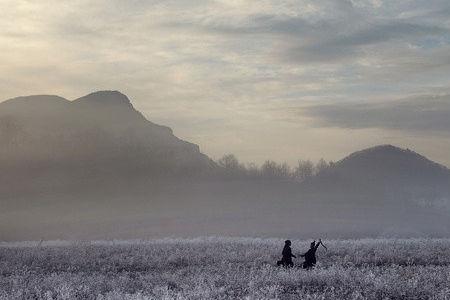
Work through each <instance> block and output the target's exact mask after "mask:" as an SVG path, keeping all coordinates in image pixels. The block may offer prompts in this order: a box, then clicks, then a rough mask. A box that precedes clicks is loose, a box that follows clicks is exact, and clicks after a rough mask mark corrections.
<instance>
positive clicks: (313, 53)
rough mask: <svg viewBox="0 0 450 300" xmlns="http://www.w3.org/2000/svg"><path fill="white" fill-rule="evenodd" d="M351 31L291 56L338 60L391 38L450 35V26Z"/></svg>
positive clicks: (291, 52)
mask: <svg viewBox="0 0 450 300" xmlns="http://www.w3.org/2000/svg"><path fill="white" fill-rule="evenodd" d="M366 26H367V28H365V29H361V30H358V31H355V32H351V33H344V34H342V33H337V34H336V36H333V35H330V36H328V37H326V38H321V39H317V40H315V41H314V42H312V43H310V44H309V45H305V46H300V47H293V48H292V49H289V50H288V56H287V57H288V59H290V60H293V61H301V62H317V61H319V62H320V61H338V60H342V59H346V58H349V57H351V58H354V57H355V55H363V52H362V47H363V46H367V45H374V44H379V43H385V42H389V41H396V42H399V41H402V42H405V41H413V42H414V41H416V40H417V39H419V38H422V37H427V36H443V35H446V36H450V32H449V30H448V29H446V28H442V27H439V26H433V25H422V24H414V23H405V22H398V21H387V22H386V23H378V24H368V25H366Z"/></svg>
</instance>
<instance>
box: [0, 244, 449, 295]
mask: <svg viewBox="0 0 450 300" xmlns="http://www.w3.org/2000/svg"><path fill="white" fill-rule="evenodd" d="M309 242H310V241H296V240H294V241H293V245H292V248H293V251H294V253H295V254H296V253H300V252H304V251H305V250H306V249H307V248H308V244H309ZM325 244H326V245H327V247H328V251H325V250H324V249H323V248H319V251H318V260H319V264H318V267H317V268H316V269H315V270H312V271H305V270H302V269H299V268H293V269H289V270H286V269H283V268H278V267H275V266H274V264H275V262H276V260H277V259H279V258H280V252H281V249H282V246H283V241H282V240H276V239H240V238H204V239H189V240H178V239H166V240H153V241H132V242H130V241H128V242H123V241H115V242H105V241H103V242H92V243H90V242H83V243H82V242H78V243H70V242H43V243H39V242H29V243H16V244H10V243H0V299H236V298H248V299H276V298H279V299H298V298H304V299H336V298H340V299H364V298H368V299H450V240H448V239H441V240H421V239H413V240H393V239H389V240H384V239H377V240H356V241H325ZM296 263H300V261H299V260H297V261H296Z"/></svg>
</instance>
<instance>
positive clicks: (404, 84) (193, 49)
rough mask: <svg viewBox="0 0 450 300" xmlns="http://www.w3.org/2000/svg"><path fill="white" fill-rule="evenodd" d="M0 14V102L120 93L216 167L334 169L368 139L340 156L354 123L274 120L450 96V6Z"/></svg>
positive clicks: (65, 7)
mask: <svg viewBox="0 0 450 300" xmlns="http://www.w3.org/2000/svg"><path fill="white" fill-rule="evenodd" d="M0 10H1V11H2V12H5V13H4V16H3V17H2V18H1V19H0V48H1V49H2V55H1V56H0V66H1V68H0V78H2V80H1V81H0V88H1V91H2V95H1V97H2V98H3V99H7V98H12V97H15V96H19V95H29V94H58V95H61V96H64V97H66V98H69V99H71V98H76V97H79V96H81V95H84V94H87V93H89V92H92V91H94V90H102V89H113V90H121V91H122V92H124V93H126V94H127V95H128V96H129V97H130V98H131V99H132V101H133V103H134V105H135V107H136V108H138V109H139V110H141V111H142V112H143V113H144V114H145V115H146V116H147V117H148V118H149V119H151V120H152V121H154V122H157V123H158V122H159V123H161V124H165V125H168V126H171V127H172V128H173V129H174V131H175V133H177V134H178V135H179V136H180V137H182V138H184V139H187V140H190V141H193V142H195V143H198V144H199V145H200V146H201V147H202V149H209V150H208V151H207V154H210V155H212V156H215V157H220V156H221V155H222V154H223V153H227V152H230V151H232V152H235V153H236V154H237V155H238V156H241V155H240V154H242V156H241V157H242V158H243V159H244V160H252V158H254V157H256V156H257V157H259V158H260V159H261V160H264V159H267V158H270V157H273V155H276V154H274V153H279V157H280V159H291V160H293V161H295V159H297V158H298V157H299V156H301V157H305V158H315V156H317V155H320V156H324V157H328V158H330V159H332V158H334V157H336V156H340V155H343V154H345V153H347V152H350V151H352V150H356V149H357V148H359V147H362V146H364V145H367V144H368V143H369V142H368V141H370V142H372V141H373V140H374V137H373V136H374V134H372V131H373V130H372V129H367V130H368V133H367V134H366V133H364V134H363V133H361V135H359V136H358V141H356V140H355V139H354V136H352V137H351V138H348V140H349V141H350V142H349V143H345V145H339V146H338V145H337V144H338V143H339V141H340V140H342V139H345V136H346V135H347V134H348V131H347V130H345V128H347V127H349V126H350V125H346V126H347V127H345V128H344V127H343V126H339V127H336V128H329V127H326V128H317V127H315V126H316V125H317V123H315V122H313V121H310V120H306V119H301V120H300V119H299V118H298V117H297V116H296V122H297V123H295V122H292V119H291V118H290V119H289V121H282V120H283V119H284V117H285V116H284V115H283V114H285V112H286V109H288V108H289V107H299V106H300V107H303V106H305V104H307V103H314V104H315V105H317V106H320V105H324V103H330V104H332V105H336V107H340V106H339V105H340V104H341V103H344V101H345V103H347V102H351V103H356V104H357V105H359V106H365V105H366V104H364V105H363V104H361V103H362V101H361V99H364V103H367V105H369V106H371V105H373V106H374V108H373V110H375V109H376V108H377V107H378V106H377V105H378V104H374V103H375V102H376V103H379V101H380V99H400V98H404V97H406V96H414V95H423V94H430V95H433V94H442V93H447V94H448V93H449V89H450V76H449V74H450V35H449V29H450V14H449V13H450V2H449V1H448V0H431V1H430V0H412V1H401V0H398V1H396V0H392V1H383V0H361V1H350V0H258V1H256V0H230V1H226V0H214V1H207V0H201V1H189V0H167V1H162V0H152V1H143V0H130V1H120V0H78V1H71V2H67V1H57V0H42V1H38V2H37V1H34V2H33V1H16V0H4V1H0ZM358 103H359V104H358ZM343 105H344V104H343ZM383 105H387V104H383ZM383 105H381V104H380V106H382V107H383ZM344 106H345V105H344ZM359 106H358V107H359ZM363 108H364V107H362V108H361V110H362V109H363ZM329 109H331V108H329ZM378 109H381V108H378ZM322 110H325V109H322ZM355 110H356V108H355ZM397 110H400V108H399V109H397ZM339 113H340V112H339V111H338V112H336V114H337V115H339ZM383 113H384V114H386V113H389V112H383ZM322 114H325V112H322ZM330 114H332V113H330ZM398 114H402V113H401V112H398ZM335 118H337V117H335ZM342 118H344V117H342ZM328 119H329V118H328ZM328 119H327V120H328ZM391 119H392V118H391ZM212 120H214V121H212ZM314 120H315V121H316V122H319V115H318V116H317V117H316V118H315V119H314ZM362 121H364V120H362ZM362 121H361V122H362ZM375 121H376V120H373V121H372V122H373V123H375ZM308 122H309V123H308ZM323 122H324V123H323V124H325V121H323ZM328 122H331V121H328ZM361 122H359V123H361ZM392 122H393V121H392ZM405 122H406V121H403V124H405ZM442 122H443V121H442ZM340 123H342V122H340ZM378 123H380V122H378ZM376 125H377V126H381V125H379V124H376ZM327 126H328V125H327ZM366 126H368V125H366ZM371 126H372V127H373V126H375V125H371ZM386 126H388V125H386ZM386 126H385V127H383V128H386ZM395 126H397V127H398V126H400V125H395V124H394V125H392V124H391V125H389V126H388V127H389V128H393V127H395ZM402 126H403V127H406V125H402ZM442 126H443V125H441V127H442ZM341 127H342V128H344V129H342V128H341ZM372 127H365V128H372ZM408 127H414V126H413V125H408ZM417 127H418V125H417V124H416V125H415V127H414V128H417ZM420 127H421V128H426V127H429V128H438V126H435V125H433V126H431V125H427V124H422V125H420ZM376 128H378V127H376ZM421 130H422V131H427V134H428V132H431V130H432V129H427V130H423V129H421ZM375 131H376V132H377V136H378V138H377V142H380V143H386V142H389V143H396V140H389V141H386V140H385V139H384V137H383V133H380V132H381V131H383V130H375ZM438 131H439V132H443V131H444V130H442V129H438ZM268 132H270V134H267V133H268ZM318 132H320V133H318ZM331 132H332V133H331ZM337 137H339V138H337ZM402 138H403V137H401V136H397V139H398V141H401V140H402ZM425 139H426V137H425V135H422V136H421V137H420V139H419V140H414V143H415V144H417V145H419V144H421V143H422V144H423V145H424V146H423V149H426V148H427V147H428V150H427V151H431V152H433V151H435V149H437V148H439V149H441V150H440V151H444V150H448V151H447V152H449V151H450V142H449V141H448V139H442V140H440V142H439V143H440V144H439V145H440V146H439V147H433V148H432V147H429V146H428V145H429V144H430V143H429V142H428V141H425ZM306 140H307V141H308V143H306V142H305V141H306ZM335 141H338V143H335ZM352 141H354V144H352V143H351V142H352ZM410 142H411V144H412V141H410ZM280 144H283V145H284V146H283V147H281V148H280V147H279V146H278V145H280ZM305 144H308V147H309V148H308V149H311V150H306V149H307V148H306V146H305ZM356 144H357V145H356ZM351 145H353V146H352V147H353V148H350V147H351ZM344 146H345V147H348V149H344ZM408 146H411V145H410V144H408ZM320 149H324V150H323V151H325V152H324V153H319V152H318V150H320ZM325 149H326V150H325ZM338 149H339V150H338ZM443 149H444V150H443ZM276 151H279V152H276ZM280 151H281V152H282V153H281V152H280ZM299 151H305V153H302V154H301V155H299ZM244 156H245V157H244ZM288 156H289V157H288ZM444 156H445V155H441V154H440V157H444ZM273 158H276V157H273ZM444 159H445V160H448V156H447V157H444Z"/></svg>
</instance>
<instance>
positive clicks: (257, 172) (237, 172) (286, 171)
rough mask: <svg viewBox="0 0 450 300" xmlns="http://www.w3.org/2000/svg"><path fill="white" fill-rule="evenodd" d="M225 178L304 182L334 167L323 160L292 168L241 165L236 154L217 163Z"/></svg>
mask: <svg viewBox="0 0 450 300" xmlns="http://www.w3.org/2000/svg"><path fill="white" fill-rule="evenodd" d="M216 163H217V165H218V166H219V168H220V169H221V173H222V175H223V176H225V177H227V178H236V179H243V178H262V179H291V180H297V181H304V180H306V179H308V178H311V177H313V176H316V175H319V174H321V173H323V172H325V171H326V170H328V169H329V168H330V167H332V166H333V165H334V162H332V161H330V162H327V161H326V160H324V159H323V158H322V159H320V160H319V161H318V162H316V163H314V162H312V161H311V160H298V162H297V164H296V165H295V166H294V167H292V166H290V165H288V164H287V163H286V162H283V163H278V162H276V161H273V160H266V161H265V162H264V163H263V164H262V165H260V166H259V165H257V164H255V163H247V164H244V163H241V162H240V161H239V160H238V158H237V157H236V156H235V155H234V154H226V155H224V156H223V157H222V158H220V159H218V160H217V161H216Z"/></svg>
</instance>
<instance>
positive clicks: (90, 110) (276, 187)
mask: <svg viewBox="0 0 450 300" xmlns="http://www.w3.org/2000/svg"><path fill="white" fill-rule="evenodd" d="M0 140H1V147H0V151H1V157H0V166H1V169H2V172H1V175H0V193H1V199H0V205H1V207H0V208H1V212H0V214H1V218H0V240H2V241H10V240H40V239H77V240H79V239H113V238H123V239H129V238H152V237H165V236H172V237H180V236H182V237H187V236H205V235H226V236H261V237H262V236H265V237H296V238H309V237H317V236H321V237H327V238H332V237H351V238H354V237H374V236H402V237H409V236H426V237H428V236H448V235H449V233H450V232H449V230H448V228H450V226H449V225H450V218H449V212H450V202H449V199H450V197H449V195H450V190H449V186H450V184H449V183H450V171H449V170H448V169H447V168H446V167H444V166H442V165H439V164H436V163H434V162H432V161H430V160H428V159H427V158H425V157H423V156H421V155H419V154H417V153H415V152H414V151H411V150H406V149H401V148H397V147H394V146H390V145H383V146H378V147H374V148H370V149H366V150H362V151H360V152H357V153H354V154H352V155H350V156H348V157H346V158H344V159H342V160H338V161H336V162H327V161H325V160H321V161H319V162H317V163H313V162H310V161H308V160H301V161H299V163H298V164H297V165H295V166H290V165H287V164H283V163H282V162H274V161H270V160H269V161H266V162H265V163H264V164H261V165H255V164H245V163H242V162H239V160H238V158H236V157H235V156H234V155H226V156H224V157H223V158H221V159H219V160H217V161H213V160H212V159H210V158H209V157H208V156H206V155H205V154H203V153H202V152H201V151H200V148H199V147H198V146H197V145H195V144H192V143H189V142H186V141H183V140H180V139H179V138H177V137H176V136H175V135H173V132H172V130H171V129H170V128H168V127H165V126H161V125H157V124H155V123H152V122H150V121H148V120H147V119H146V118H144V117H143V115H142V114H141V113H140V112H138V111H137V110H136V109H135V108H134V107H133V105H132V103H131V101H130V100H129V99H128V98H127V97H126V96H125V95H123V94H122V93H120V92H117V91H101V92H95V93H92V94H89V95H87V96H85V97H81V98H78V99H75V100H71V101H69V100H67V99H64V98H61V97H57V96H45V95H44V96H31V97H19V98H14V99H11V100H8V101H5V102H3V103H1V104H0Z"/></svg>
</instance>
